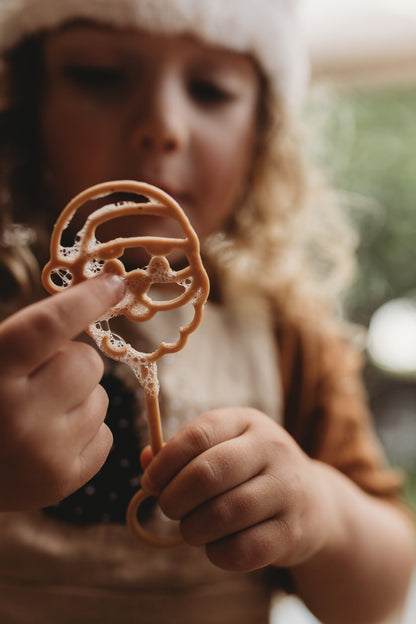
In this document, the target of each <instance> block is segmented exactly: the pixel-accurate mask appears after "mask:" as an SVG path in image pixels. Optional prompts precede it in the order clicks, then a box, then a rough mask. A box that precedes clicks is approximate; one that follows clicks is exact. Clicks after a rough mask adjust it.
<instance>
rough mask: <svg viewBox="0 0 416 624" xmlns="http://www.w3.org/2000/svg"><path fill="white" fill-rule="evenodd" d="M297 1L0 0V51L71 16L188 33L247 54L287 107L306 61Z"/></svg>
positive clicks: (303, 77)
mask: <svg viewBox="0 0 416 624" xmlns="http://www.w3.org/2000/svg"><path fill="white" fill-rule="evenodd" d="M297 5H298V2H297V0H0V53H2V52H4V51H6V50H8V49H10V48H12V47H13V46H15V45H16V44H17V43H19V41H20V40H21V39H22V38H23V37H24V36H26V35H31V34H34V33H36V32H40V31H42V30H48V29H51V28H55V27H56V26H59V25H60V24H63V23H64V22H66V21H69V20H73V19H79V18H81V19H91V20H94V21H95V22H100V23H104V24H110V25H114V26H119V27H123V26H128V27H132V26H133V27H134V26H136V27H138V28H143V29H145V30H147V31H150V32H158V33H166V34H178V33H187V34H193V35H196V36H197V37H199V38H200V39H202V40H203V41H205V42H206V43H209V44H213V45H220V46H224V47H226V48H229V49H231V50H234V51H237V52H243V53H250V54H252V55H253V56H254V57H255V58H256V60H257V61H258V62H259V64H260V66H261V67H262V69H263V71H264V73H265V75H266V76H267V77H268V78H269V80H270V82H271V85H272V88H273V91H274V93H275V94H276V95H277V96H278V97H281V98H282V99H283V100H284V101H285V102H286V103H287V104H288V105H289V106H293V105H296V104H297V103H298V102H299V101H300V100H301V98H302V95H303V92H304V90H305V86H306V84H307V77H308V62H307V55H306V49H305V46H304V43H303V38H302V36H301V33H300V24H299V19H298V15H297V9H298V6H297Z"/></svg>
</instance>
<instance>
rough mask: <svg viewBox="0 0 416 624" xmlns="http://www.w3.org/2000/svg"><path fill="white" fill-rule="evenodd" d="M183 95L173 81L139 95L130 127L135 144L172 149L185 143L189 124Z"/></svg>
mask: <svg viewBox="0 0 416 624" xmlns="http://www.w3.org/2000/svg"><path fill="white" fill-rule="evenodd" d="M184 106H185V105H184V102H183V98H181V94H180V93H179V92H178V89H177V88H176V87H175V85H169V84H161V85H157V86H156V87H155V88H153V89H149V90H148V91H147V92H146V93H145V94H144V95H142V96H141V101H140V103H139V104H138V106H137V108H136V110H135V114H134V117H135V118H134V121H133V127H132V131H131V142H132V145H133V147H134V148H136V149H139V150H142V151H145V152H147V153H149V152H158V151H159V152H174V151H175V150H178V149H180V148H181V147H183V146H184V145H185V143H186V140H187V136H188V126H187V122H186V112H185V108H184Z"/></svg>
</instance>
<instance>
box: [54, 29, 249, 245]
mask: <svg viewBox="0 0 416 624" xmlns="http://www.w3.org/2000/svg"><path fill="white" fill-rule="evenodd" d="M44 54H45V67H46V89H45V97H44V100H43V107H42V131H43V138H44V147H45V153H46V161H47V164H48V166H49V169H50V170H51V173H52V175H51V180H52V187H51V192H52V194H53V199H54V201H55V202H56V203H57V210H60V209H61V208H63V206H64V204H65V203H66V202H67V201H68V200H69V199H70V198H71V197H72V196H73V195H74V194H75V193H77V192H79V191H80V190H83V189H84V188H86V187H87V186H89V185H92V184H95V183H98V182H103V181H106V180H114V179H127V178H128V179H134V180H140V181H144V182H149V183H151V184H155V185H157V186H159V187H161V188H162V189H164V190H166V191H167V192H169V193H170V194H171V195H172V196H173V197H174V198H176V199H177V201H178V202H179V203H180V204H181V205H182V207H183V208H184V210H185V212H186V213H187V214H188V216H189V218H190V219H191V222H192V224H193V225H194V227H195V229H196V231H197V232H198V234H199V236H200V237H204V236H206V235H207V234H209V233H211V232H213V231H215V230H217V229H219V228H221V226H222V225H223V224H224V223H225V221H226V220H227V218H228V217H229V216H230V214H231V213H232V211H233V209H234V207H235V205H236V202H238V200H239V199H240V197H241V195H242V194H243V193H244V191H245V188H246V184H247V179H248V176H249V173H250V168H251V164H252V159H253V152H254V145H255V140H256V134H257V123H258V122H257V118H258V100H259V93H260V87H259V83H260V81H259V76H258V72H257V70H256V68H255V66H254V63H253V62H252V61H251V60H250V59H249V58H248V57H245V56H243V55H240V54H235V53H232V52H227V51H224V50H219V49H217V48H212V47H207V46H205V45H201V44H200V43H198V42H196V41H195V40H193V39H191V38H189V37H163V36H156V35H149V34H143V33H139V32H136V31H132V30H125V31H119V30H110V29H104V28H99V27H94V26H73V27H71V28H67V29H64V30H62V31H60V32H58V33H55V34H51V35H49V36H48V37H47V38H46V41H45V52H44Z"/></svg>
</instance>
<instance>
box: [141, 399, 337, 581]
mask: <svg viewBox="0 0 416 624" xmlns="http://www.w3.org/2000/svg"><path fill="white" fill-rule="evenodd" d="M149 459H150V458H149V449H146V450H145V452H144V454H143V456H142V463H143V465H144V466H146V465H147V464H148V467H147V469H146V472H145V474H144V475H143V480H142V487H143V489H144V490H145V491H146V492H149V493H150V494H153V495H154V496H159V503H160V507H161V509H162V510H163V512H164V513H165V514H166V515H167V516H168V517H170V518H172V519H174V520H180V521H181V532H182V535H183V537H184V539H185V541H186V542H188V543H189V544H192V545H196V546H200V545H205V546H206V550H207V554H208V557H209V558H210V559H211V561H212V562H213V563H215V564H216V565H218V566H219V567H222V568H225V569H235V570H241V571H243V570H252V569H256V568H260V567H263V566H265V565H268V564H272V563H273V564H275V565H278V566H284V567H287V566H293V565H296V564H298V563H300V562H302V561H304V560H305V559H307V558H308V557H310V556H311V555H312V554H314V552H315V551H316V550H317V549H319V547H320V546H321V544H322V542H323V540H324V531H325V528H324V525H325V522H324V521H323V518H322V516H321V513H323V514H324V513H325V511H324V509H323V508H322V506H320V504H319V503H320V502H322V497H321V495H320V491H319V487H318V486H317V483H316V482H318V481H319V479H318V478H317V479H315V478H314V476H316V475H315V471H314V464H315V463H314V462H313V461H312V460H310V459H309V458H308V457H307V456H306V455H305V454H304V453H303V452H302V451H301V449H300V448H299V446H298V445H297V444H296V443H295V442H294V440H293V439H292V438H291V437H290V436H289V434H288V433H287V432H285V431H284V429H283V428H282V427H280V426H279V425H276V423H275V422H273V421H272V420H271V419H270V418H268V417H266V416H265V415H264V414H262V413H260V412H258V411H256V410H252V409H248V408H227V409H221V410H214V411H212V412H209V413H207V414H203V415H202V416H200V417H198V418H196V419H195V420H193V421H192V422H190V423H189V424H188V425H186V426H185V427H184V428H183V429H182V430H181V431H180V432H179V433H178V434H177V435H176V436H174V437H173V438H172V439H171V440H170V441H169V442H167V443H166V444H165V446H164V447H163V449H162V450H161V451H160V452H159V453H158V454H157V455H156V457H155V458H154V459H153V460H152V461H151V462H150V463H149ZM320 499H321V500H320ZM320 507H321V511H320Z"/></svg>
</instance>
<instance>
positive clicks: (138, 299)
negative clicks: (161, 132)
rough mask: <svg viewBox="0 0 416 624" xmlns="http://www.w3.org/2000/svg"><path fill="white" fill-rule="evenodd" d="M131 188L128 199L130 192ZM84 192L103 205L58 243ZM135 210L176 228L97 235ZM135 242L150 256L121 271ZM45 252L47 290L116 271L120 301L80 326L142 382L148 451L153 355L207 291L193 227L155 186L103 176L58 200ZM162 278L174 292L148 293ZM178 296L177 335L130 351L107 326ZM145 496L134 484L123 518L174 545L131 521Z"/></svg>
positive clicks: (157, 542) (193, 324)
mask: <svg viewBox="0 0 416 624" xmlns="http://www.w3.org/2000/svg"><path fill="white" fill-rule="evenodd" d="M123 194H126V195H127V196H128V197H129V199H128V200H127V201H120V200H119V198H120V196H123ZM132 195H133V196H134V197H135V200H131V199H130V198H131V196H132ZM111 196H114V197H116V198H117V201H116V202H115V203H111ZM106 198H109V199H110V203H105V200H106ZM136 199H137V201H136ZM91 200H94V201H97V200H98V201H99V202H100V204H101V203H104V205H100V206H99V207H98V208H96V209H95V210H93V211H92V212H91V213H90V214H89V215H88V216H87V217H86V219H85V223H84V225H82V227H81V228H80V229H79V231H78V233H77V234H76V235H75V237H74V239H73V241H72V244H71V245H66V244H64V243H63V239H64V238H65V235H66V234H67V233H68V232H70V231H71V228H73V224H74V222H75V220H76V218H77V217H78V216H79V212H81V209H82V208H83V207H84V206H85V204H86V203H87V202H90V201H91ZM138 215H145V216H146V215H149V216H158V217H164V218H169V219H173V220H175V221H176V222H177V224H178V225H179V229H180V231H181V236H180V237H163V236H130V235H129V236H120V237H117V238H114V239H112V240H109V241H100V240H99V237H98V235H97V228H99V226H101V225H103V224H106V223H107V222H108V221H110V220H113V219H117V218H119V217H124V216H138ZM137 247H141V248H143V249H144V250H145V251H146V253H147V254H148V255H149V257H150V259H149V262H148V263H147V265H146V266H144V267H143V268H141V267H137V268H135V269H133V270H130V271H126V268H125V266H124V263H123V261H122V257H123V254H124V253H125V252H126V250H127V251H128V250H129V249H132V248H137ZM174 250H180V251H181V252H182V253H183V255H184V256H185V257H186V259H187V261H188V265H187V266H186V267H185V268H182V269H180V270H178V271H175V270H173V269H172V267H171V266H170V263H169V260H168V256H169V254H170V253H171V252H173V251H174ZM50 255H51V257H50V260H49V262H48V263H47V264H46V266H45V268H44V270H43V272H42V281H43V284H44V286H45V288H46V290H48V291H49V292H50V293H57V292H61V291H62V290H65V289H66V288H69V287H71V286H74V285H75V284H78V283H80V282H82V281H84V280H86V279H91V278H93V277H95V276H97V275H100V274H102V273H115V274H117V275H121V276H123V277H124V279H125V282H126V293H125V296H124V298H123V299H122V301H121V302H119V303H118V304H117V305H115V306H114V307H113V308H111V309H110V310H109V311H108V312H107V313H106V315H104V316H103V317H102V318H99V319H97V320H96V321H95V322H94V323H92V324H90V325H89V326H88V328H87V332H88V333H89V334H90V335H91V336H92V338H93V339H94V341H95V342H96V344H97V346H98V347H99V349H100V350H101V351H102V352H103V353H104V354H105V355H106V356H108V357H110V358H112V359H114V360H117V361H120V362H124V363H126V364H127V365H128V366H130V368H131V369H132V370H133V371H134V373H135V375H136V376H137V378H138V380H139V382H140V384H141V385H142V387H143V390H144V395H145V404H146V415H147V420H148V426H149V437H150V444H151V447H152V451H153V454H154V455H155V454H156V453H157V452H158V451H159V450H160V448H161V447H162V445H163V437H162V430H161V424H160V414H159V404H158V392H159V381H158V376H157V366H156V362H157V360H158V359H159V358H161V357H162V356H163V355H165V354H166V353H174V352H176V351H179V350H180V349H182V348H183V346H184V345H185V343H186V340H187V338H188V336H189V334H190V333H191V332H192V331H194V330H195V329H196V328H197V327H198V325H199V323H200V321H201V318H202V312H203V306H204V304H205V302H206V299H207V297H208V291H209V282H208V277H207V274H206V272H205V269H204V267H203V264H202V261H201V258H200V253H199V241H198V237H197V235H196V233H195V231H194V230H193V228H192V226H191V224H190V222H189V220H188V218H187V217H186V215H185V213H184V212H183V211H182V209H181V208H180V206H179V205H178V204H177V203H176V202H175V201H174V200H173V199H172V198H171V197H170V196H169V195H167V194H166V193H165V192H163V191H162V190H160V189H158V188H156V187H154V186H151V185H148V184H145V183H142V182H134V181H129V180H127V181H116V182H107V183H103V184H98V185H96V186H93V187H90V188H89V189H86V190H85V191H83V192H82V193H80V194H79V195H77V196H76V197H75V198H74V199H73V200H72V201H71V202H70V203H69V204H68V205H67V206H66V208H65V209H64V210H63V212H62V213H61V215H60V216H59V218H58V220H57V222H56V225H55V228H54V231H53V233H52V237H51V245H50ZM170 284H175V285H176V286H178V287H179V289H178V290H179V294H176V291H175V296H174V297H173V298H170V299H162V300H160V299H159V300H157V299H154V298H152V297H151V295H150V291H151V288H152V286H154V285H170ZM186 304H191V305H192V306H193V311H194V314H193V317H192V319H191V320H190V321H189V322H188V323H187V324H186V325H184V326H181V327H179V328H178V331H179V337H178V339H177V340H176V341H169V342H164V341H162V342H161V343H160V344H159V345H158V346H157V347H156V348H155V349H154V350H153V351H151V352H146V353H144V352H141V351H137V350H136V349H135V348H134V347H133V346H132V345H131V344H129V343H128V342H127V341H126V340H125V339H124V338H123V337H122V336H120V335H118V334H116V333H114V332H113V331H112V329H111V326H110V321H111V319H113V318H116V317H120V316H124V317H126V318H127V319H129V320H130V321H134V322H145V321H148V320H150V319H151V318H152V317H153V316H154V315H155V314H157V313H158V312H162V311H168V310H173V309H175V308H178V307H181V306H183V305H186ZM145 498H147V495H146V494H145V493H144V492H143V491H141V490H140V491H139V492H137V493H136V495H135V496H134V497H133V499H132V501H131V503H130V505H129V508H128V512H127V524H128V526H129V527H130V529H131V530H132V531H133V532H134V533H135V534H136V535H138V536H139V537H140V538H142V539H144V540H145V541H147V542H149V543H150V544H152V545H153V546H157V547H171V546H173V545H176V544H177V543H178V541H180V540H179V538H177V537H175V538H159V537H157V536H154V535H151V534H149V533H148V532H146V531H145V530H144V529H143V528H142V527H141V526H140V525H139V523H138V521H137V509H138V507H139V506H140V504H141V503H142V502H143V500H145Z"/></svg>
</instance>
